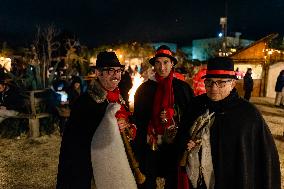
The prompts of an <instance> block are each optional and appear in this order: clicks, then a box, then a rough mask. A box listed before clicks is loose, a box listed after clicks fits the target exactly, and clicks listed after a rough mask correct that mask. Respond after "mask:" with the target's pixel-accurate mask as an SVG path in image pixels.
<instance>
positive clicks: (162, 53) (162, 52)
mask: <svg viewBox="0 0 284 189" xmlns="http://www.w3.org/2000/svg"><path fill="white" fill-rule="evenodd" d="M157 57H168V58H170V59H171V60H172V61H173V63H174V65H176V64H177V59H176V58H175V57H174V56H173V53H172V51H171V49H170V47H168V46H167V45H162V46H160V47H159V48H158V49H157V51H156V53H155V56H154V57H153V58H151V59H150V60H149V63H150V64H151V65H153V66H154V65H155V60H156V58H157Z"/></svg>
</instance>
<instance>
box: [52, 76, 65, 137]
mask: <svg viewBox="0 0 284 189" xmlns="http://www.w3.org/2000/svg"><path fill="white" fill-rule="evenodd" d="M66 90H67V82H66V81H65V80H58V81H55V82H54V83H53V95H52V102H51V103H52V107H53V114H54V115H55V117H56V118H57V119H58V121H59V131H60V134H61V135H62V133H63V131H64V129H65V125H66V122H67V119H68V117H69V115H70V108H69V101H68V94H67V92H66Z"/></svg>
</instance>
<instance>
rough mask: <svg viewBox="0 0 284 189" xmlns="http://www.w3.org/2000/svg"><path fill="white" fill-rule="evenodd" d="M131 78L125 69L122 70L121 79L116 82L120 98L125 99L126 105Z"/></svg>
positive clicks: (127, 104) (127, 103)
mask: <svg viewBox="0 0 284 189" xmlns="http://www.w3.org/2000/svg"><path fill="white" fill-rule="evenodd" d="M132 86H133V84H132V79H131V76H130V74H129V72H128V71H127V70H124V71H123V73H122V74H121V80H120V82H119V84H118V88H119V90H120V94H121V96H122V98H123V99H124V100H125V104H126V106H127V107H129V94H128V92H129V90H130V89H131V88H132Z"/></svg>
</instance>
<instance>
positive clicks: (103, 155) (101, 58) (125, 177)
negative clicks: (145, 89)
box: [56, 52, 137, 189]
mask: <svg viewBox="0 0 284 189" xmlns="http://www.w3.org/2000/svg"><path fill="white" fill-rule="evenodd" d="M123 69H124V66H123V65H121V64H120V62H119V60H118V58H117V56H116V54H115V53H114V52H100V53H99V54H98V56H97V61H96V75H97V77H98V78H97V79H96V80H93V81H92V82H91V83H90V85H89V88H88V91H87V92H85V93H82V94H80V96H79V97H78V98H77V99H76V101H75V102H74V103H73V105H72V107H71V113H70V118H69V120H68V122H67V124H66V128H65V130H64V132H63V137H62V142H61V149H60V156H59V165H58V175H57V186H56V188H57V189H91V186H92V184H91V183H92V182H91V181H92V179H93V178H94V182H95V185H96V187H97V188H105V189H107V188H129V189H136V188H137V186H136V183H135V179H134V176H133V174H132V172H131V169H130V165H129V163H128V159H127V157H126V154H125V149H124V145H123V142H122V139H121V136H120V132H124V130H125V129H126V128H128V130H129V132H128V133H127V134H128V137H130V138H131V137H134V136H133V135H132V134H133V133H134V132H132V131H135V129H136V128H134V127H133V125H131V124H129V119H128V117H129V115H130V113H129V112H128V111H127V108H126V107H125V102H124V100H123V99H122V97H121V95H120V92H119V89H118V83H119V82H120V80H121V73H122V72H123Z"/></svg>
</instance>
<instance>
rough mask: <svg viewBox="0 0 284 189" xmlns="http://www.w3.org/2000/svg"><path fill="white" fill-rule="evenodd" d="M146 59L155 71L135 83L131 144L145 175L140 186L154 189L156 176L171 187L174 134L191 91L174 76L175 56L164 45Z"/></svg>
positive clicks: (173, 184) (174, 164)
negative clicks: (146, 78)
mask: <svg viewBox="0 0 284 189" xmlns="http://www.w3.org/2000/svg"><path fill="white" fill-rule="evenodd" d="M149 62H150V64H151V65H152V66H154V71H155V75H154V76H153V77H152V78H151V77H150V78H149V79H148V80H147V81H146V82H144V83H143V84H142V85H140V86H139V88H138V89H137V91H136V93H135V100H134V117H135V121H136V125H137V136H136V138H135V141H134V147H135V153H136V156H137V157H138V160H139V163H140V167H141V171H142V172H143V173H144V174H145V176H146V182H145V183H144V184H143V185H141V186H140V188H144V189H155V188H156V181H157V180H159V181H161V182H160V183H163V182H165V186H164V188H166V189H174V188H176V185H177V156H176V154H177V153H176V146H175V140H176V137H175V136H176V133H177V131H178V129H179V124H180V118H181V116H182V115H183V114H184V111H185V109H187V108H188V106H189V104H190V101H191V99H192V97H193V91H192V89H191V88H190V86H189V85H188V84H187V83H186V82H184V81H181V80H179V79H177V78H174V70H173V68H174V66H175V65H176V64H177V59H176V58H175V57H174V56H173V53H172V51H171V50H170V48H169V47H168V46H166V45H162V46H160V47H159V48H158V49H157V51H156V54H155V56H154V57H153V58H151V59H150V60H149Z"/></svg>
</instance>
